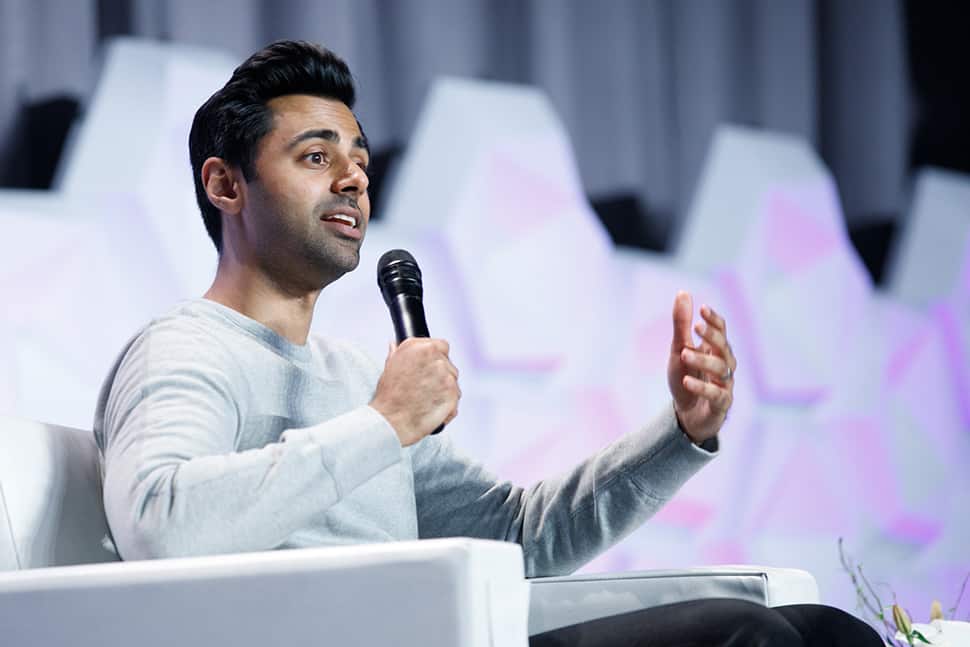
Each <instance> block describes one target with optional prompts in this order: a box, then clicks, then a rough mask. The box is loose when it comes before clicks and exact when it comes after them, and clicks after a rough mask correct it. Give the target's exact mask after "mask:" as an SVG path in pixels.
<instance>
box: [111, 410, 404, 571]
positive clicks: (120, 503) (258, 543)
mask: <svg viewBox="0 0 970 647" xmlns="http://www.w3.org/2000/svg"><path fill="white" fill-rule="evenodd" d="M140 433H141V435H142V439H141V440H139V441H137V442H135V443H115V444H114V446H113V448H112V451H110V452H109V453H108V454H107V455H106V474H105V484H104V488H105V492H104V498H105V508H106V513H107V517H108V522H109V524H110V527H111V530H112V534H113V536H114V540H115V543H116V545H117V547H118V550H119V553H120V554H121V555H122V557H124V558H125V559H143V558H153V557H173V556H185V555H196V554H213V553H228V552H243V551H256V550H268V549H272V548H275V547H277V546H279V545H280V544H282V543H283V542H284V541H285V540H286V539H287V538H288V537H289V536H290V535H291V534H292V533H293V532H294V531H296V530H297V529H299V528H301V527H305V526H306V525H307V524H308V523H309V522H310V520H311V519H312V518H314V517H315V516H317V515H319V514H321V513H322V512H324V511H326V510H327V509H329V508H330V507H331V506H333V505H335V504H336V503H338V502H339V501H340V500H341V499H342V498H343V497H345V496H346V495H347V494H348V493H349V492H351V491H352V490H354V489H355V488H356V487H358V486H360V485H361V484H363V483H365V482H366V481H367V480H369V479H370V478H372V477H373V476H375V475H376V474H378V473H379V472H381V471H383V470H384V469H386V468H388V467H390V466H391V465H393V464H394V463H396V462H397V461H399V460H400V459H401V449H400V443H399V441H398V439H397V436H396V435H395V434H394V432H393V430H392V429H391V428H390V426H389V425H388V424H387V422H386V421H385V420H384V419H383V418H382V417H381V416H380V414H378V413H377V412H376V411H374V410H373V409H371V408H370V407H366V406H365V407H360V408H358V409H354V410H353V411H350V412H348V413H346V414H344V415H342V416H339V417H337V418H335V419H333V420H329V421H327V422H324V423H321V424H319V425H315V426H313V427H308V428H304V429H290V430H288V431H285V432H284V433H283V435H282V436H281V438H280V441H279V442H275V443H270V444H268V445H266V446H264V447H262V448H260V449H254V450H249V451H245V452H239V453H233V452H227V453H220V454H210V455H200V456H192V457H186V452H185V451H184V449H183V448H182V447H180V442H179V438H180V437H183V436H185V435H192V434H193V433H195V434H199V433H204V430H198V429H197V430H184V429H168V430H159V429H156V430H149V429H143V430H141V431H140ZM124 435H125V434H122V435H121V436H122V437H124Z"/></svg>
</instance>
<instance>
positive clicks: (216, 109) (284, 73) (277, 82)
mask: <svg viewBox="0 0 970 647" xmlns="http://www.w3.org/2000/svg"><path fill="white" fill-rule="evenodd" d="M287 94H310V95H314V96H319V97H325V98H328V99H336V100H337V101H340V102H342V103H344V104H345V105H346V106H347V107H348V108H353V107H354V80H353V77H352V76H351V74H350V69H349V68H348V67H347V64H346V63H345V62H344V61H343V60H341V59H340V57H338V56H337V55H336V54H334V53H333V52H331V51H330V50H328V49H326V48H324V47H320V46H319V45H314V44H313V43H307V42H304V41H279V42H276V43H273V44H272V45H268V46H267V47H265V48H263V49H261V50H260V51H258V52H256V53H255V54H253V55H252V56H250V57H249V58H248V59H246V61H245V62H244V63H243V64H242V65H240V66H239V67H237V68H236V69H235V71H234V72H233V73H232V77H231V78H230V79H229V81H227V82H226V84H225V85H224V86H223V87H222V89H220V90H219V91H217V92H216V93H215V94H213V95H212V96H211V97H209V99H208V101H206V102H205V103H203V104H202V107H200V108H199V110H198V111H197V112H196V113H195V119H193V120H192V130H191V131H190V132H189V159H190V160H191V162H192V174H193V176H194V178H195V199H196V201H197V202H198V203H199V209H200V210H201V211H202V221H203V222H204V223H205V229H206V231H207V232H209V237H210V238H212V242H213V243H215V246H216V249H217V250H218V251H219V252H220V253H221V252H222V219H221V216H220V214H219V209H217V208H216V207H215V206H214V205H213V204H212V203H211V202H209V196H208V195H206V192H205V187H204V186H203V185H202V164H203V162H205V161H206V159H208V158H210V157H221V158H222V159H224V160H226V161H227V162H228V163H229V164H232V165H233V166H236V167H238V168H239V169H240V170H242V173H243V177H245V178H246V180H252V179H253V177H254V176H255V169H254V168H253V162H254V161H255V157H256V149H257V146H258V145H259V141H260V140H261V139H262V138H263V137H264V136H265V135H266V134H267V133H268V132H269V131H270V130H271V129H272V114H271V111H270V109H269V108H268V107H267V105H266V104H267V102H268V101H269V100H270V99H273V98H275V97H280V96H284V95H287Z"/></svg>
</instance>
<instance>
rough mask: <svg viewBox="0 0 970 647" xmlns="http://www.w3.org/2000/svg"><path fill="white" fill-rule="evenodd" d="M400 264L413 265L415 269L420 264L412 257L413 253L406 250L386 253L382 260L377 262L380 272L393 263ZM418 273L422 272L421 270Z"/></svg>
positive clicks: (394, 250)
mask: <svg viewBox="0 0 970 647" xmlns="http://www.w3.org/2000/svg"><path fill="white" fill-rule="evenodd" d="M398 262H405V263H411V264H412V265H414V267H415V268H417V266H418V262H417V261H416V260H414V257H413V256H411V252H409V251H407V250H405V249H392V250H391V251H389V252H384V255H383V256H381V260H379V261H377V271H378V272H380V271H381V270H383V269H384V268H385V267H387V266H388V265H390V264H391V263H398ZM418 271H419V272H420V271H421V270H418Z"/></svg>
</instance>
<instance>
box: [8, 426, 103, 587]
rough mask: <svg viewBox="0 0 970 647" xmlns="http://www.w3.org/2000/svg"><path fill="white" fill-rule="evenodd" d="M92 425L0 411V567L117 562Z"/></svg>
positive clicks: (21, 567)
mask: <svg viewBox="0 0 970 647" xmlns="http://www.w3.org/2000/svg"><path fill="white" fill-rule="evenodd" d="M107 532H108V524H107V521H106V520H105V516H104V506H103V504H102V500H101V477H100V475H99V470H98V449H97V447H96V446H95V444H94V438H93V436H92V434H91V432H90V431H82V430H79V429H70V428H68V427H60V426H57V425H48V424H44V423H40V422H33V421H28V420H22V419H18V418H12V417H5V416H0V570H15V569H26V568H38V567H42V566H66V565H69V564H87V563H92V562H108V561H117V559H118V557H117V556H116V555H115V554H114V553H113V552H111V551H109V550H107V549H106V548H105V547H104V546H103V545H102V543H101V542H102V539H103V538H104V536H105V535H106V534H107Z"/></svg>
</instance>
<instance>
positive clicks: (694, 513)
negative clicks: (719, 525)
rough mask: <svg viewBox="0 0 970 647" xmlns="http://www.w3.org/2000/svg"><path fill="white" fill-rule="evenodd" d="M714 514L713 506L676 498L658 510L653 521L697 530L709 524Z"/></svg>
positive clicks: (679, 497) (681, 497)
mask: <svg viewBox="0 0 970 647" xmlns="http://www.w3.org/2000/svg"><path fill="white" fill-rule="evenodd" d="M715 514H716V511H715V509H714V506H712V505H710V504H709V503H706V502H704V501H696V500H691V499H688V498H686V497H684V496H676V497H674V499H673V501H671V502H670V503H668V504H667V505H665V506H664V507H662V508H660V510H659V511H658V512H657V514H655V515H654V516H653V519H654V520H655V521H658V522H660V523H665V524H669V525H671V526H679V527H683V528H690V529H692V530H699V529H700V528H701V527H703V526H705V525H706V524H707V523H708V522H710V521H711V520H712V519H713V518H714V516H715Z"/></svg>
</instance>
